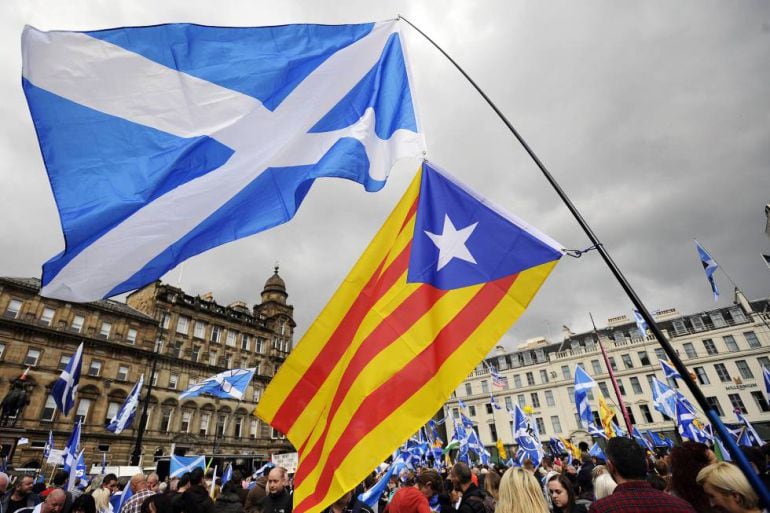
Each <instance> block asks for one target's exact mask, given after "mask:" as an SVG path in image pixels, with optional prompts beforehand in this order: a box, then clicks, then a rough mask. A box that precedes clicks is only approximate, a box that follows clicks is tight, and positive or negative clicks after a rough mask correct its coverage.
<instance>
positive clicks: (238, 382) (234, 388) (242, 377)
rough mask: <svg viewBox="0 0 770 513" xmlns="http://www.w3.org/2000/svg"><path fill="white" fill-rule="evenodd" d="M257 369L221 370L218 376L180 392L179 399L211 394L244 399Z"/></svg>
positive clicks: (224, 397) (225, 397)
mask: <svg viewBox="0 0 770 513" xmlns="http://www.w3.org/2000/svg"><path fill="white" fill-rule="evenodd" d="M256 370H257V369H256V367H252V368H251V369H232V370H227V371H224V372H220V373H219V374H217V375H216V376H211V377H210V378H206V379H204V380H203V381H201V382H200V383H197V384H195V385H193V386H191V387H190V388H188V389H187V390H185V391H184V392H182V393H181V394H179V399H180V400H181V399H187V398H188V397H197V396H199V395H201V394H209V395H213V396H214V397H221V398H223V399H237V400H239V401H240V400H242V399H243V394H244V393H245V392H246V387H247V386H249V383H251V378H253V377H254V371H256Z"/></svg>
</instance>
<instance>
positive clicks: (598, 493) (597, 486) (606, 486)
mask: <svg viewBox="0 0 770 513" xmlns="http://www.w3.org/2000/svg"><path fill="white" fill-rule="evenodd" d="M602 466H603V465H602ZM616 486H618V484H617V483H616V482H615V480H614V479H612V476H611V475H610V474H609V472H601V473H600V474H599V475H597V476H596V478H595V479H594V497H596V500H597V501H598V500H599V499H603V498H605V497H607V496H609V495H612V492H614V491H615V487H616Z"/></svg>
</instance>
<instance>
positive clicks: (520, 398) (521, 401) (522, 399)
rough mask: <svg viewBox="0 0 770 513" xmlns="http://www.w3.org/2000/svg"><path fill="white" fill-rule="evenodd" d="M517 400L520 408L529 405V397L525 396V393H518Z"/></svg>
mask: <svg viewBox="0 0 770 513" xmlns="http://www.w3.org/2000/svg"><path fill="white" fill-rule="evenodd" d="M516 402H517V403H519V408H524V407H525V406H526V405H527V399H526V398H525V397H524V394H518V395H517V396H516Z"/></svg>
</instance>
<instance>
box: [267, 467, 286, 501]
mask: <svg viewBox="0 0 770 513" xmlns="http://www.w3.org/2000/svg"><path fill="white" fill-rule="evenodd" d="M287 481H288V474H287V472H286V469H285V468H283V467H274V468H272V469H271V470H270V473H269V474H268V475H267V493H269V494H271V495H275V494H278V493H281V492H282V491H283V490H284V488H286V484H287Z"/></svg>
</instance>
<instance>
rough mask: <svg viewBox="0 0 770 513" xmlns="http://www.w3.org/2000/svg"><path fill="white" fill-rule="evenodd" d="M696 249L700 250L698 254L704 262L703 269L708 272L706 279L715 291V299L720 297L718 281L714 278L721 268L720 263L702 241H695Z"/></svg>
mask: <svg viewBox="0 0 770 513" xmlns="http://www.w3.org/2000/svg"><path fill="white" fill-rule="evenodd" d="M695 249H697V250H698V256H699V257H700V261H701V263H702V264H703V270H704V271H705V272H706V279H707V280H708V281H709V284H710V285H711V291H712V292H713V293H714V301H716V300H718V299H719V289H718V288H717V282H716V281H715V280H714V272H716V270H717V269H719V264H717V262H716V260H714V259H713V258H712V257H711V255H709V254H708V252H707V251H706V250H705V249H703V246H701V245H700V242H698V241H697V240H696V241H695Z"/></svg>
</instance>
